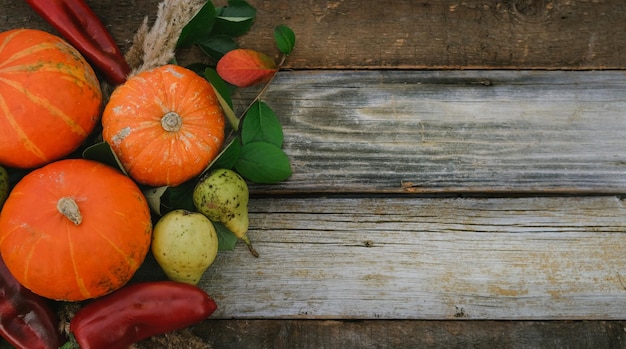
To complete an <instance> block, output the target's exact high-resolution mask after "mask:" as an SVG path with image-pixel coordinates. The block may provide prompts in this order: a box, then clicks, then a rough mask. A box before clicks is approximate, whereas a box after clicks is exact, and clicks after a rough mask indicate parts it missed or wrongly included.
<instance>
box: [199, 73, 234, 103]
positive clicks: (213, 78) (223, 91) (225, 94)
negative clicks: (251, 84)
mask: <svg viewBox="0 0 626 349" xmlns="http://www.w3.org/2000/svg"><path fill="white" fill-rule="evenodd" d="M204 77H205V79H207V80H209V82H210V83H211V85H213V88H214V89H215V91H216V93H218V94H219V95H220V96H221V97H222V98H223V99H224V101H225V102H226V103H227V104H228V106H229V107H230V108H231V109H232V108H233V100H232V98H231V87H230V85H228V84H227V83H226V82H225V81H224V80H223V79H222V78H221V77H220V76H219V75H218V74H217V72H216V71H215V69H213V68H206V69H205V70H204Z"/></svg>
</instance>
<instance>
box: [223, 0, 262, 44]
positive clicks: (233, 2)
mask: <svg viewBox="0 0 626 349" xmlns="http://www.w3.org/2000/svg"><path fill="white" fill-rule="evenodd" d="M255 18H256V8H254V7H252V6H250V4H248V3H247V2H246V1H244V0H229V1H228V6H225V7H218V8H217V20H216V21H215V28H214V32H215V33H219V34H226V35H228V36H234V37H237V36H241V35H243V34H245V33H247V32H248V31H249V30H250V28H251V27H252V24H253V23H254V19H255Z"/></svg>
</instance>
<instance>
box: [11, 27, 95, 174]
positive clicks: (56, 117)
mask: <svg viewBox="0 0 626 349" xmlns="http://www.w3.org/2000/svg"><path fill="white" fill-rule="evenodd" d="M101 103H102V92H101V90H100V84H99V82H98V79H97V77H96V75H95V73H94V71H93V69H92V68H91V66H90V65H89V64H88V63H87V61H86V60H85V59H84V58H83V57H82V56H81V55H80V53H79V52H78V51H77V50H76V49H75V48H73V47H72V46H70V45H69V44H68V43H66V42H65V41H64V40H62V39H61V38H59V37H57V36H54V35H52V34H49V33H47V32H44V31H40V30H34V29H14V30H9V31H6V32H3V33H0V164H2V165H5V166H8V167H16V168H34V167H39V166H41V165H44V164H47V163H50V162H52V161H54V160H58V159H60V158H62V157H64V156H66V155H68V154H70V153H71V152H72V151H74V150H76V149H77V148H78V147H79V146H80V145H81V143H82V142H83V141H84V140H85V139H86V138H87V136H89V134H90V133H91V132H92V131H93V129H94V127H95V126H96V124H97V123H98V121H99V117H100V107H101Z"/></svg>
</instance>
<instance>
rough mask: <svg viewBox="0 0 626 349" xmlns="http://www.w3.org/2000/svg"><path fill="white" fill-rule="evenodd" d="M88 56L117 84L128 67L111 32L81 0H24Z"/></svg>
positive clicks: (98, 68)
mask: <svg viewBox="0 0 626 349" xmlns="http://www.w3.org/2000/svg"><path fill="white" fill-rule="evenodd" d="M26 2H27V3H28V4H29V5H30V7H32V8H33V9H34V10H35V12H37V13H38V14H39V15H40V16H41V17H42V18H43V19H45V20H46V21H47V22H48V23H50V24H51V25H52V26H53V27H54V28H55V29H56V30H58V31H59V33H61V35H63V36H64V37H65V39H67V41H68V42H69V43H70V44H72V45H73V46H74V47H76V49H77V50H78V51H80V52H81V53H82V54H83V55H84V56H85V57H86V58H87V60H89V61H90V62H91V63H92V64H93V65H94V66H95V67H96V69H97V70H99V71H100V72H101V73H102V74H103V75H104V77H105V79H106V80H107V81H108V82H109V83H111V84H113V85H120V84H122V83H124V81H126V77H127V76H128V73H129V72H130V67H129V66H128V63H127V62H126V60H125V59H124V56H123V55H122V52H121V51H120V49H119V47H118V46H117V44H116V43H115V41H114V40H113V38H112V37H111V34H110V33H109V31H108V30H107V29H106V27H105V26H104V24H102V22H101V21H100V19H99V18H98V16H96V14H95V13H94V12H93V11H92V10H91V8H90V7H89V5H87V3H85V1H84V0H26Z"/></svg>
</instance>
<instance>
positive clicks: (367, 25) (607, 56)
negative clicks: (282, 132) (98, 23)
mask: <svg viewBox="0 0 626 349" xmlns="http://www.w3.org/2000/svg"><path fill="white" fill-rule="evenodd" d="M87 2H88V3H89V4H90V5H91V6H92V7H93V9H94V11H95V12H96V13H97V14H98V15H99V16H100V17H101V18H102V19H103V21H104V22H105V23H106V24H107V25H108V27H109V28H110V30H111V32H112V33H113V35H114V37H115V38H116V40H117V41H118V43H119V44H120V46H121V47H122V48H123V49H127V48H128V47H129V46H130V41H131V39H132V36H133V33H134V32H135V30H136V29H137V28H138V27H139V24H140V23H141V21H142V20H143V17H144V16H150V18H151V19H152V20H153V19H154V17H155V15H156V11H157V5H158V3H159V2H160V1H159V0H136V1H111V0H103V1H95V0H89V1H87ZM249 2H250V3H251V4H252V5H254V6H255V7H257V9H258V20H257V22H256V23H255V26H254V30H253V31H252V32H251V33H250V34H249V35H246V36H244V37H242V38H241V39H240V43H241V45H242V46H244V47H248V48H253V49H258V50H262V51H265V52H267V53H269V54H275V53H276V49H275V44H274V42H273V36H272V30H273V28H274V26H275V25H277V24H280V23H284V24H287V25H289V26H290V27H292V28H293V29H294V31H295V32H296V35H297V38H298V43H297V49H296V50H295V51H294V54H293V56H292V57H290V59H289V60H288V62H287V66H288V67H289V68H294V69H320V68H321V69H328V68H333V69H336V68H343V69H353V68H366V69H379V68H382V69H397V68H418V69H422V68H426V69H441V68H465V69H467V68H500V69H502V68H513V69H536V68H539V69H542V68H549V69H561V68H566V69H607V68H608V69H623V68H625V67H626V58H625V57H626V37H625V36H624V35H623V33H624V32H626V21H624V20H623V19H624V18H625V17H626V5H625V4H624V2H623V1H622V0H604V1H596V0H578V1H571V0H554V1H543V0H533V1H529V0H497V1H490V0H474V1H447V0H428V1H421V2H416V1H411V0H383V1H366V0H337V1H309V2H306V3H302V4H295V3H294V2H293V1H289V0H275V1H260V0H249ZM214 3H215V4H216V5H221V4H224V3H226V1H214ZM22 26H28V27H35V28H46V29H49V26H47V25H46V24H45V23H44V22H43V21H42V20H41V19H39V18H38V17H37V16H36V15H34V14H33V12H32V11H31V10H30V9H29V8H28V6H27V5H26V4H25V3H24V2H23V1H14V0H0V30H6V29H9V28H16V27H22Z"/></svg>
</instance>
